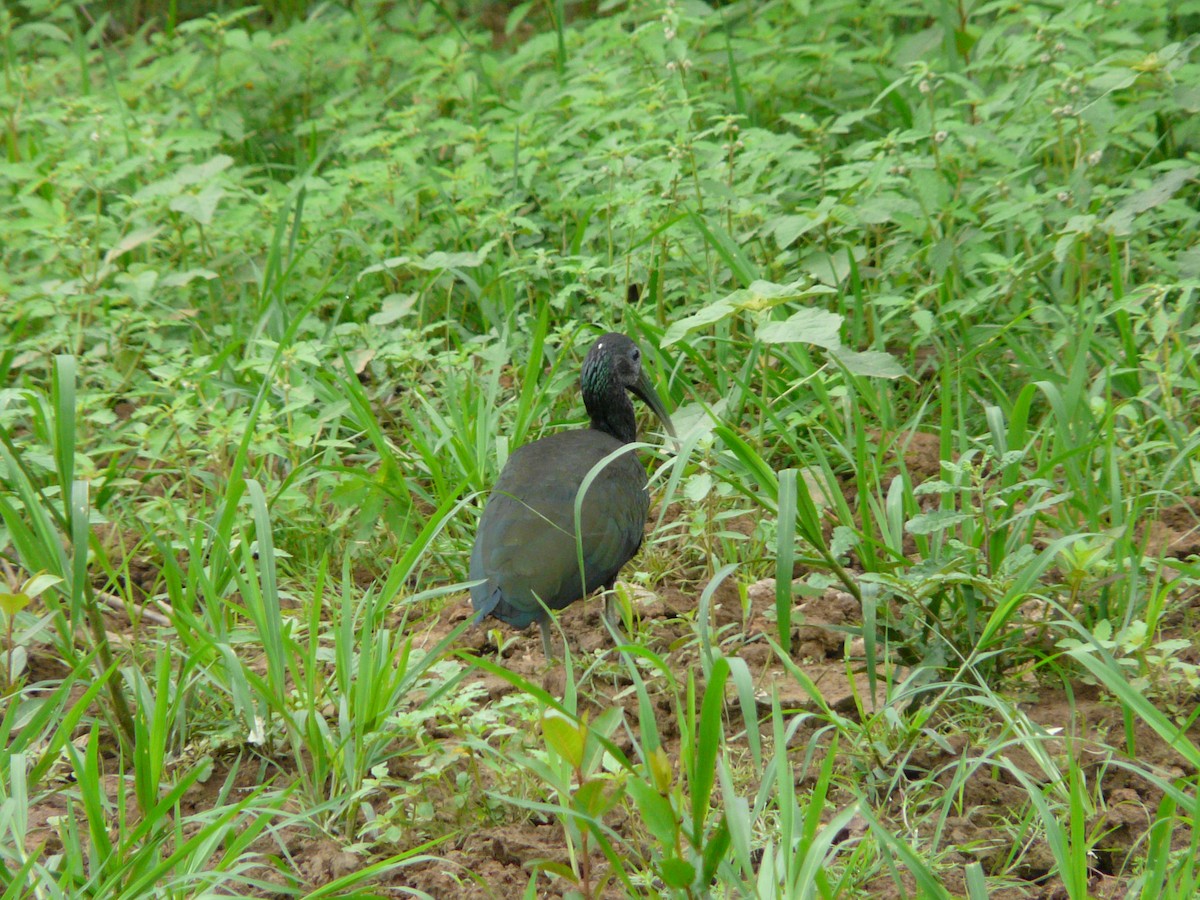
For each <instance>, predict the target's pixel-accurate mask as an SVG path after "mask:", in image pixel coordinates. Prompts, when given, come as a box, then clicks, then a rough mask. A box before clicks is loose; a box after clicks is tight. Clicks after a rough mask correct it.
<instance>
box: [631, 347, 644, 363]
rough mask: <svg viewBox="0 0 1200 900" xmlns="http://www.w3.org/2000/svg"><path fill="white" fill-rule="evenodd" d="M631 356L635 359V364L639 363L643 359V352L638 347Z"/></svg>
mask: <svg viewBox="0 0 1200 900" xmlns="http://www.w3.org/2000/svg"><path fill="white" fill-rule="evenodd" d="M629 355H630V357H631V358H632V359H633V361H634V362H637V361H638V360H639V359H641V358H642V351H641V350H639V349H638V348H637V347H634V348H633V353H631V354H629Z"/></svg>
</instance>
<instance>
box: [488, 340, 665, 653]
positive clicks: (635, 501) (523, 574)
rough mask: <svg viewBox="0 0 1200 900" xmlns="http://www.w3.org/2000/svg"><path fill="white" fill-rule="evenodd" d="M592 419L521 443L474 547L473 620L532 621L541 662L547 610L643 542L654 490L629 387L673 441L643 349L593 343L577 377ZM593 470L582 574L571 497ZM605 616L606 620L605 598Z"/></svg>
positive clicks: (603, 577)
mask: <svg viewBox="0 0 1200 900" xmlns="http://www.w3.org/2000/svg"><path fill="white" fill-rule="evenodd" d="M579 386H580V392H581V393H582V395H583V404H584V406H585V407H586V409H587V414H588V418H589V419H590V423H589V425H588V427H587V428H579V429H573V430H570V431H560V432H557V433H555V434H551V435H549V436H547V437H544V438H541V439H539V440H536V441H533V442H532V443H529V444H525V445H523V446H521V447H518V448H517V449H516V450H515V451H513V453H512V455H511V456H510V457H509V459H508V462H507V463H506V464H505V466H504V469H503V471H501V473H500V477H499V479H497V481H496V484H495V486H494V487H493V489H492V491H491V494H490V495H489V497H488V500H487V503H486V504H485V505H484V509H483V515H482V516H481V517H480V519H479V526H478V529H477V530H476V533H475V544H474V546H473V547H472V549H471V565H470V579H471V581H474V582H477V583H476V584H475V585H474V586H473V587H471V604H472V606H473V607H474V609H475V612H476V616H475V620H474V621H475V623H476V624H478V623H481V622H483V620H484V619H486V618H487V617H488V616H493V617H495V618H497V619H499V620H500V621H501V622H505V623H507V624H508V625H511V626H513V627H514V628H518V629H524V628H528V627H529V625H530V624H532V623H534V622H537V624H538V627H539V628H540V629H541V632H542V649H543V651H544V653H545V656H546V660H547V661H549V660H550V659H551V658H552V657H553V653H552V651H551V645H550V623H549V613H548V611H547V610H548V609H552V610H560V609H564V608H565V607H567V606H569V605H570V604H572V603H574V602H575V601H576V600H579V599H581V598H583V597H585V596H587V595H589V594H591V593H592V591H594V590H595V589H596V588H598V587H600V586H601V585H603V586H604V587H605V588H606V589H607V590H609V591H611V590H612V588H613V585H614V584H615V583H616V580H617V574H618V573H619V572H620V571H621V567H622V566H624V565H625V563H627V562H629V560H630V559H631V558H632V557H633V555H634V554H635V553H637V551H638V548H639V547H641V545H642V534H643V531H644V529H645V525H646V515H647V513H649V511H650V494H649V492H648V491H647V490H646V469H645V468H644V466H643V465H642V463H641V462H640V460H639V459H638V455H637V452H636V448H633V447H628V449H627V450H626V452H624V453H621V452H619V451H620V450H621V448H622V447H627V445H629V444H632V443H633V442H635V441H636V440H637V420H636V419H635V417H634V410H633V403H632V402H631V401H630V399H629V394H628V393H627V392H630V393H633V394H636V395H637V396H638V397H640V398H641V399H642V400H643V401H645V403H646V404H647V405H648V406H649V407H650V409H651V410H652V411H653V412H654V414H655V415H656V416H657V417H658V419H659V420H660V421H661V422H662V424H663V426H664V427H665V428H666V430H667V433H668V434H670V435H671V437H672V438H674V436H675V429H674V426H672V424H671V419H670V417H669V416H668V415H667V411H666V407H664V406H663V402H662V400H660V399H659V396H658V394H657V393H656V392H655V390H654V386H653V384H651V382H650V377H649V375H648V374H647V373H646V369H645V368H644V366H643V365H642V351H641V348H639V347H638V345H637V343H635V342H634V341H633V340H631V339H630V338H629V337H627V336H626V335H624V334H620V333H619V332H610V333H608V334H605V335H602V336H601V337H600V338H598V339H597V340H596V342H595V343H594V344H592V346H591V349H589V350H588V352H587V356H586V357H585V358H584V360H583V366H582V368H581V370H580V376H579ZM607 457H612V458H611V459H609V461H608V462H607V463H606V464H605V465H604V467H603V468H601V469H599V471H598V473H597V474H595V476H594V479H593V480H592V482H591V483H590V485H589V487H588V489H587V491H586V493H585V494H584V498H583V501H582V504H581V509H580V515H579V522H580V525H581V534H582V540H581V541H580V542H579V543H580V544H581V546H582V556H583V574H582V577H581V575H580V570H579V555H580V554H579V551H580V547H579V546H577V543H576V537H575V521H576V519H575V498H576V495H577V494H578V493H579V490H580V488H581V487H582V486H583V483H584V481H585V480H586V479H587V477H588V475H589V473H590V472H592V469H593V467H595V466H596V465H597V463H599V462H600V461H601V460H604V459H605V458H607ZM605 617H606V618H607V619H608V620H609V622H610V623H611V622H612V607H611V595H610V597H609V598H608V599H607V600H606V604H605Z"/></svg>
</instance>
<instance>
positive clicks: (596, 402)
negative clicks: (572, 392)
mask: <svg viewBox="0 0 1200 900" xmlns="http://www.w3.org/2000/svg"><path fill="white" fill-rule="evenodd" d="M583 405H584V406H586V407H587V411H588V416H589V417H590V418H591V420H592V428H594V429H595V430H596V431H603V432H604V433H605V434H610V435H612V436H613V437H615V438H616V439H617V440H618V441H620V442H621V443H622V444H630V443H632V442H633V441H636V440H637V419H636V418H635V417H634V415H633V404H632V403H630V402H629V396H628V395H627V394H626V393H625V390H624V388H622V387H621V386H620V385H618V384H612V383H609V384H607V385H605V387H604V390H603V391H602V392H601V393H600V394H599V395H598V396H594V397H593V396H588V395H585V396H584V398H583Z"/></svg>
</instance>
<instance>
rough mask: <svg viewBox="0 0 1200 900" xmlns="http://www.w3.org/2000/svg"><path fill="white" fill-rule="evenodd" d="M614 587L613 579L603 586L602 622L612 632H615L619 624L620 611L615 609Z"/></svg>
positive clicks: (615, 596) (615, 584)
mask: <svg viewBox="0 0 1200 900" xmlns="http://www.w3.org/2000/svg"><path fill="white" fill-rule="evenodd" d="M616 586H617V580H616V579H615V578H614V579H613V580H612V581H610V582H609V583H608V584H606V585H605V586H604V621H606V622H607V623H608V624H609V625H610V626H611V627H612V629H613V631H616V630H617V628H618V626H619V625H620V624H621V614H620V610H618V609H617V595H616V593H615V589H616Z"/></svg>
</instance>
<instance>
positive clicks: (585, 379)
mask: <svg viewBox="0 0 1200 900" xmlns="http://www.w3.org/2000/svg"><path fill="white" fill-rule="evenodd" d="M579 383H580V387H581V388H582V390H583V402H584V405H585V406H586V407H587V411H588V415H589V416H591V418H592V423H593V425H595V424H596V423H597V422H601V423H607V422H613V421H615V420H618V419H623V418H625V416H624V415H623V413H624V412H625V411H626V410H627V411H628V416H629V418H630V419H631V418H632V414H633V407H632V406H631V405H630V403H629V400H628V399H627V398H626V397H625V391H630V392H632V393H634V394H636V395H637V396H639V397H641V398H642V400H643V401H645V403H646V405H647V406H649V407H650V409H651V410H653V412H654V415H656V416H658V419H659V421H661V422H662V423H663V427H664V428H666V430H667V433H668V434H669V435H671V437H674V436H675V428H674V426H672V424H671V418H670V416H668V415H667V409H666V407H665V406H663V402H662V400H660V399H659V396H658V394H657V392H655V390H654V385H653V384H651V382H650V376H649V375H648V374H647V372H646V370H645V369H644V368H643V367H642V350H641V348H640V347H638V345H637V344H636V343H634V342H633V341H631V340H630V339H629V338H627V337H626V336H625V335H623V334H619V333H617V332H615V331H613V332H609V333H608V334H606V335H603V336H602V337H600V338H599V339H598V340H597V341H596V343H594V344H592V348H591V349H590V350H588V354H587V357H586V358H585V359H584V361H583V370H582V372H581V373H580V378H579ZM604 430H612V429H609V428H605V429H604ZM619 430H620V431H625V429H624V428H621V429H619ZM614 432H615V430H614ZM615 436H616V437H618V438H620V439H621V440H624V441H626V442H628V441H632V440H635V439H636V437H637V435H636V431H634V433H633V434H632V435H630V434H628V433H616V435H615Z"/></svg>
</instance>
